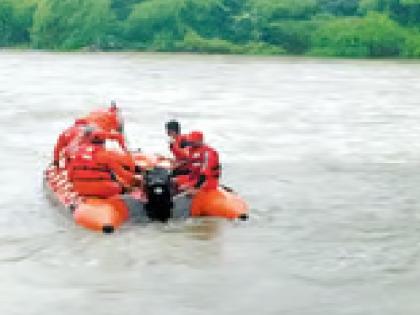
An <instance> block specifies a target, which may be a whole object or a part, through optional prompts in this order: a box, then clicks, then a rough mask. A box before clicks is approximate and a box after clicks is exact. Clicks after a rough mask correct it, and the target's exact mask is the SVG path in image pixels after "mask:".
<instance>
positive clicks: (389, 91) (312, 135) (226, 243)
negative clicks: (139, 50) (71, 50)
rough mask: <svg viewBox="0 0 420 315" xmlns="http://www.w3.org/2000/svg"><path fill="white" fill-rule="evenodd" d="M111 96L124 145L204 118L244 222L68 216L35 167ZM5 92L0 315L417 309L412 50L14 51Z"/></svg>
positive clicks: (419, 270) (145, 143) (417, 77)
mask: <svg viewBox="0 0 420 315" xmlns="http://www.w3.org/2000/svg"><path fill="white" fill-rule="evenodd" d="M111 99H116V100H117V101H118V103H119V104H120V106H121V107H122V109H123V115H124V117H125V120H126V129H127V137H128V139H129V144H130V146H131V147H132V148H137V147H141V148H143V150H144V151H147V152H159V153H163V154H168V152H167V143H166V138H165V135H164V130H163V124H164V122H165V121H166V120H167V119H170V118H177V119H179V120H180V121H182V123H183V124H184V128H185V129H187V130H191V129H202V130H203V131H205V133H206V136H207V139H208V142H209V143H210V144H211V145H213V146H214V147H216V148H218V150H219V151H220V154H221V159H222V162H223V166H224V175H223V177H224V183H225V184H228V185H230V186H233V187H235V188H236V190H237V191H239V192H240V194H241V195H242V196H244V198H246V199H247V200H248V201H249V203H250V204H251V206H252V211H251V212H252V215H251V220H250V221H249V222H245V223H242V222H241V223H239V222H227V221H224V220H215V219H200V220H189V221H187V222H178V223H171V224H169V225H161V224H151V225H147V226H136V225H133V224H129V225H127V226H125V227H124V228H123V229H122V230H121V231H119V232H118V233H116V234H114V235H111V236H104V235H97V234H92V233H91V232H88V231H85V230H83V229H81V228H79V227H77V226H75V225H74V224H73V222H72V221H71V220H69V219H68V218H67V217H66V216H65V215H64V214H63V213H62V212H60V211H58V210H57V209H56V208H55V207H54V206H52V205H51V204H50V203H49V202H48V201H47V199H46V198H45V196H44V193H43V189H42V172H43V169H44V167H45V166H46V164H47V163H48V162H49V160H50V157H51V151H52V146H53V144H54V142H55V140H56V137H57V135H58V133H59V132H60V130H62V129H63V128H65V127H66V126H68V125H69V124H70V123H72V121H73V119H74V118H75V117H77V116H79V115H83V114H84V113H86V112H87V111H89V110H91V109H94V108H96V107H98V106H101V105H103V104H108V103H109V101H110V100H111ZM0 103H1V105H0V152H1V153H0V196H1V197H0V211H1V215H0V301H1V303H0V314H4V315H14V314H16V315H21V314H22V315H32V314H33V315H38V314H42V315H56V314H63V315H67V314H68V315H70V314H71V315H74V314H80V315H82V314H100V315H107V314H109V315H111V314H124V315H131V314H133V315H137V314H147V315H149V314H171V315H178V314H179V315H188V314H223V315H225V314H226V315H227V314H232V315H233V314H235V315H236V314H241V315H254V314H264V315H265V314H267V315H268V314H273V315H278V314H287V315H329V314H331V315H396V314H403V315H418V314H420V299H419V289H420V285H419V277H420V259H419V258H420V242H419V239H420V191H419V186H420V141H419V140H420V62H406V61H346V60H327V59H294V58H271V57H265V58H259V57H258V58H257V57H234V56H229V57H222V56H190V55H177V54H167V55H159V54H134V53H121V54H118V53H117V54H114V53H91V54H83V53H76V54H67V53H46V52H43V53H41V52H11V51H4V52H0Z"/></svg>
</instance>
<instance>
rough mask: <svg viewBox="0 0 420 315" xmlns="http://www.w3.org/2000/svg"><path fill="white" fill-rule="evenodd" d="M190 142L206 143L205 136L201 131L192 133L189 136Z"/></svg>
mask: <svg viewBox="0 0 420 315" xmlns="http://www.w3.org/2000/svg"><path fill="white" fill-rule="evenodd" d="M188 140H189V141H190V142H192V143H194V144H197V143H203V141H204V135H203V133H202V132H201V131H192V132H191V133H190V134H189V135H188Z"/></svg>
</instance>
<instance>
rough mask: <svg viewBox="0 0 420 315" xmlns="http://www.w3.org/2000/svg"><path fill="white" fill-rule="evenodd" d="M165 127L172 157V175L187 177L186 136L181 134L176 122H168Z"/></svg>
mask: <svg viewBox="0 0 420 315" xmlns="http://www.w3.org/2000/svg"><path fill="white" fill-rule="evenodd" d="M165 127H166V133H167V135H168V137H169V149H170V151H171V152H172V155H173V156H174V163H173V164H174V166H173V171H172V175H173V176H178V175H187V174H189V173H190V172H191V171H190V169H189V167H188V156H189V149H188V136H187V135H183V134H181V125H180V123H179V122H178V121H176V120H170V121H168V122H167V123H166V124H165Z"/></svg>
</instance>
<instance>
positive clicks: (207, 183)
mask: <svg viewBox="0 0 420 315" xmlns="http://www.w3.org/2000/svg"><path fill="white" fill-rule="evenodd" d="M188 141H189V144H190V145H191V148H190V151H189V157H188V161H189V167H190V170H191V173H190V174H189V175H188V177H187V176H178V177H177V179H176V181H177V183H178V185H179V186H180V190H186V191H188V192H190V193H192V194H194V193H195V192H196V191H197V190H198V189H205V190H210V189H216V188H217V187H218V186H219V178H220V176H221V166H220V163H219V154H218V153H217V151H216V150H215V149H213V148H212V147H210V146H208V145H207V144H205V143H204V136H203V133H202V132H201V131H193V132H191V133H190V134H189V135H188Z"/></svg>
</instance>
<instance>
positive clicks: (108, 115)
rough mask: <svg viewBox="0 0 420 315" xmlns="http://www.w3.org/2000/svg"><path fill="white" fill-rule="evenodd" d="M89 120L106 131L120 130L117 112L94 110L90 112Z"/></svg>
mask: <svg viewBox="0 0 420 315" xmlns="http://www.w3.org/2000/svg"><path fill="white" fill-rule="evenodd" d="M87 120H88V122H89V123H91V124H93V125H95V126H97V127H98V128H100V129H102V130H105V131H112V130H119V129H120V125H121V124H120V121H119V118H118V115H117V112H110V111H94V112H92V113H90V114H89V116H88V117H87Z"/></svg>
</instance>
